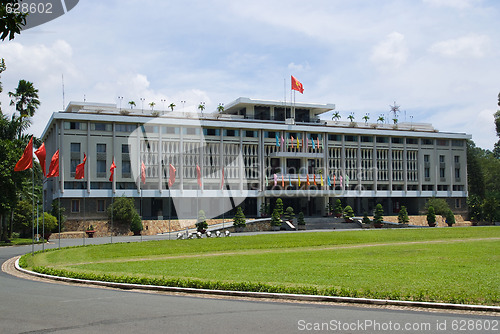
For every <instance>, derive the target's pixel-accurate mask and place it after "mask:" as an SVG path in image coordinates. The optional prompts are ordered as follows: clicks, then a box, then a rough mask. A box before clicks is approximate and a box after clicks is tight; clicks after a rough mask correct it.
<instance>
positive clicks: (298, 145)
mask: <svg viewBox="0 0 500 334" xmlns="http://www.w3.org/2000/svg"><path fill="white" fill-rule="evenodd" d="M299 148H300V141H299V137H297V149H299Z"/></svg>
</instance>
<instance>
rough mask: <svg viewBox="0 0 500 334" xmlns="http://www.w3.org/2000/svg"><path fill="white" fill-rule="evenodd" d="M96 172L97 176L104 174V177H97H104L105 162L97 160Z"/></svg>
mask: <svg viewBox="0 0 500 334" xmlns="http://www.w3.org/2000/svg"><path fill="white" fill-rule="evenodd" d="M96 172H97V175H99V174H104V176H99V177H106V160H97V165H96Z"/></svg>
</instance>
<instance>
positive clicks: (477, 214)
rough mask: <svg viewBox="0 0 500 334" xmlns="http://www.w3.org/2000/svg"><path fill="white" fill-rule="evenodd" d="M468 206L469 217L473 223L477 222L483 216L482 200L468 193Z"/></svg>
mask: <svg viewBox="0 0 500 334" xmlns="http://www.w3.org/2000/svg"><path fill="white" fill-rule="evenodd" d="M467 206H468V208H469V219H470V220H471V221H472V223H473V224H476V223H477V222H479V221H480V220H481V219H482V217H483V208H482V200H481V198H480V197H479V196H478V195H469V197H468V198H467Z"/></svg>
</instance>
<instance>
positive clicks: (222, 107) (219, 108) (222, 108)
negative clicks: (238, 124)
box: [217, 103, 224, 114]
mask: <svg viewBox="0 0 500 334" xmlns="http://www.w3.org/2000/svg"><path fill="white" fill-rule="evenodd" d="M217 111H218V112H219V113H220V114H222V113H223V112H224V104H222V103H219V106H218V107H217Z"/></svg>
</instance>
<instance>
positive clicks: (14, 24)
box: [0, 0, 28, 41]
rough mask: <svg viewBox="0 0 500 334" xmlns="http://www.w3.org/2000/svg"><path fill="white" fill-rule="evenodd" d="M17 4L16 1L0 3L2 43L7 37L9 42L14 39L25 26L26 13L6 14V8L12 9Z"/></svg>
mask: <svg viewBox="0 0 500 334" xmlns="http://www.w3.org/2000/svg"><path fill="white" fill-rule="evenodd" d="M17 3H19V1H18V0H11V1H6V0H2V1H1V2H0V17H1V20H0V22H1V24H0V39H1V40H2V41H4V40H5V38H7V36H9V40H12V39H14V37H15V35H16V34H20V33H21V29H22V27H23V26H25V25H26V16H27V15H28V13H22V12H21V11H19V12H17V13H16V12H15V11H13V10H12V11H10V13H9V12H8V10H7V9H8V8H10V9H12V8H14V5H15V4H17Z"/></svg>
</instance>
